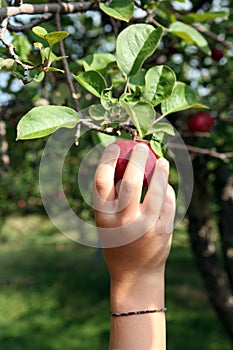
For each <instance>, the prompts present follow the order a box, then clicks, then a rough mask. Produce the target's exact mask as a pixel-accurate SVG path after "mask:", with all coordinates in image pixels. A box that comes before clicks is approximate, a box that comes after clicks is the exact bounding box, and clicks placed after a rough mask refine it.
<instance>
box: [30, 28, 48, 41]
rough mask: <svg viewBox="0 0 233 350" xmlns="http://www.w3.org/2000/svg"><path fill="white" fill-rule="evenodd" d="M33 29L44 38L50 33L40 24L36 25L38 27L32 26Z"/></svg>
mask: <svg viewBox="0 0 233 350" xmlns="http://www.w3.org/2000/svg"><path fill="white" fill-rule="evenodd" d="M32 31H33V33H35V34H36V35H37V36H39V37H40V38H43V39H44V36H45V35H46V34H47V33H48V32H47V30H46V29H45V28H43V27H40V26H36V27H34V28H32Z"/></svg>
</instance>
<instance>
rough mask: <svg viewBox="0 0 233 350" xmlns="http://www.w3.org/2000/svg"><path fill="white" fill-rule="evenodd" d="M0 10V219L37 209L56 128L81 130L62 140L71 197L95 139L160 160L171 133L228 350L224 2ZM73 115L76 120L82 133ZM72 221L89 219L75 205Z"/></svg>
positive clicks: (231, 107)
mask: <svg viewBox="0 0 233 350" xmlns="http://www.w3.org/2000/svg"><path fill="white" fill-rule="evenodd" d="M8 4H9V2H6V1H5V0H1V1H0V21H1V27H0V42H1V44H0V91H1V94H0V104H1V115H0V157H1V162H2V163H1V165H2V170H1V177H2V186H3V191H1V194H0V200H1V201H2V203H3V205H2V206H1V210H2V212H3V214H8V213H11V212H13V211H14V210H16V208H18V209H19V208H21V209H22V207H24V210H25V211H27V210H28V211H33V210H35V208H36V207H37V206H38V207H39V206H40V204H41V203H40V199H39V193H38V187H37V185H35V186H33V190H32V189H31V186H30V183H35V178H36V177H37V173H36V171H38V167H37V166H38V164H39V160H40V156H41V154H42V150H43V146H44V145H45V141H46V137H48V136H49V135H51V134H52V133H54V132H56V131H57V130H58V129H60V128H74V127H75V128H77V130H78V131H79V130H80V128H82V127H83V126H85V127H86V126H88V127H89V128H90V133H87V134H86V135H85V137H84V139H83V140H81V139H80V140H77V139H76V140H74V141H76V143H79V145H78V147H76V146H74V147H73V149H72V152H73V153H72V155H71V158H70V172H69V174H65V176H67V179H69V181H68V183H70V187H69V186H68V187H69V188H67V192H69V191H70V192H72V191H74V190H73V189H74V187H75V185H74V184H75V181H76V179H75V176H74V175H72V167H73V166H74V165H76V166H77V163H78V160H79V159H82V157H83V156H84V154H85V152H87V150H88V149H90V147H91V145H93V144H94V143H95V142H96V140H97V139H99V138H101V137H102V136H103V135H106V134H110V135H113V136H114V137H117V136H121V137H124V136H126V137H127V138H129V137H130V138H134V139H136V140H140V139H145V140H147V141H148V142H150V143H151V146H152V148H153V149H154V150H155V152H156V153H157V154H159V155H162V153H163V149H162V147H161V144H162V140H163V138H164V137H166V134H170V135H172V134H173V127H171V124H172V125H173V126H174V127H175V128H176V129H177V130H178V131H179V132H180V134H181V135H182V137H183V139H184V141H185V143H186V145H187V148H188V149H189V150H190V154H191V157H192V159H193V168H194V174H195V186H194V195H193V199H192V202H191V205H190V209H189V211H188V213H187V218H188V222H189V236H190V242H191V246H192V249H193V252H194V255H195V257H196V260H197V263H198V266H199V269H200V272H201V274H202V275H203V278H204V281H205V284H206V288H207V291H208V294H209V296H210V300H211V302H212V305H213V306H214V308H215V310H216V311H217V313H218V315H219V317H220V319H221V320H222V322H223V324H224V326H225V329H226V331H227V333H228V334H229V337H230V339H231V341H232V342H233V301H232V300H233V272H232V271H233V258H232V257H233V254H232V251H233V238H232V237H233V235H232V227H233V223H232V210H233V197H232V191H233V185H232V176H233V175H232V174H233V173H232V170H233V169H232V168H233V165H232V156H233V154H232V150H233V137H232V135H233V129H232V128H233V99H232V86H233V75H232V71H233V60H232V56H233V39H232V38H233V36H232V32H233V29H232V28H233V5H232V2H231V1H230V0H225V1H215V0H206V1H204V0H197V1H194V0H191V1H183V0H180V1H172V0H170V1H162V0H161V1H151V0H146V1H132V0H124V1H123V0H112V1H107V2H106V1H104V2H96V1H85V2H70V1H66V2H57V3H56V2H53V1H40V2H39V1H37V0H34V1H30V2H29V3H27V4H26V3H25V4H22V5H21V6H20V7H19V6H8ZM44 4H46V5H47V6H46V7H44ZM11 5H14V1H12V2H11ZM16 5H17V4H16ZM45 8H46V12H45ZM216 50H217V51H216ZM217 53H218V54H217ZM202 109H203V110H205V111H207V112H208V113H210V114H211V115H212V116H213V118H214V121H215V126H214V129H213V130H212V131H211V132H207V133H198V132H197V133H190V132H189V131H188V130H187V123H186V121H187V118H188V117H189V116H190V115H192V114H195V113H196V112H198V111H200V110H202ZM82 110H87V111H88V123H87V121H86V120H85V119H84V118H82V116H81V114H80V113H79V112H80V111H82ZM164 117H166V119H167V120H168V121H169V122H170V123H169V124H168V123H166V122H165V121H164V119H163V118H164ZM76 135H77V138H78V136H79V132H77V134H76ZM44 138H45V139H44ZM15 139H17V140H18V141H17V142H16V141H15ZM32 139H33V140H32ZM35 139H37V140H35ZM21 140H27V141H26V142H24V141H23V142H22V141H21ZM74 143H75V142H74ZM15 172H17V174H18V175H17V177H15V176H14V174H15ZM66 182H67V181H66ZM74 197H75V200H74V198H70V201H71V202H72V203H73V204H74V203H77V200H76V197H77V194H76V193H75V194H74ZM20 200H21V202H19V201H20ZM22 200H23V201H24V202H25V206H23V205H22ZM74 205H75V204H74ZM78 210H82V211H83V216H84V217H85V216H86V217H87V218H88V219H89V215H90V211H89V210H88V209H87V208H86V207H85V206H83V204H82V203H79V205H78ZM213 219H216V220H215V221H216V223H217V226H218V233H219V234H218V238H217V239H215V238H213V235H212V226H211V224H210V223H211V221H213ZM219 242H220V245H219ZM218 246H220V247H221V249H220V251H218V248H217V247H218ZM218 254H221V257H222V260H223V261H224V264H222V262H221V259H219V258H218ZM219 281H221V283H220V282H219Z"/></svg>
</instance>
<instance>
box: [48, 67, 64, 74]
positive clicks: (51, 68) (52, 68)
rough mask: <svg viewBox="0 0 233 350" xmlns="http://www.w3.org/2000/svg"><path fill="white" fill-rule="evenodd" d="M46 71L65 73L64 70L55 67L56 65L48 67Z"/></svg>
mask: <svg viewBox="0 0 233 350" xmlns="http://www.w3.org/2000/svg"><path fill="white" fill-rule="evenodd" d="M46 72H59V73H65V71H64V70H62V69H59V68H55V67H48V68H46Z"/></svg>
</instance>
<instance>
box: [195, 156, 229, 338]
mask: <svg viewBox="0 0 233 350" xmlns="http://www.w3.org/2000/svg"><path fill="white" fill-rule="evenodd" d="M193 168H194V179H195V182H194V190H193V197H192V201H191V204H190V207H189V211H188V218H189V235H190V243H191V247H192V250H193V253H194V256H195V258H196V262H197V265H198V268H199V270H200V272H201V274H202V276H203V281H204V283H205V287H206V291H207V294H208V296H209V300H210V302H211V304H212V305H213V307H214V309H215V310H216V312H217V314H218V316H219V318H220V320H221V321H222V323H223V325H224V327H225V329H226V331H227V333H228V335H229V338H230V339H231V341H232V342H233V292H232V289H231V284H230V280H229V276H228V274H227V273H226V271H225V269H224V268H223V266H222V265H221V263H220V260H219V258H218V254H217V251H216V244H215V242H214V240H213V237H212V229H211V212H210V207H209V201H210V200H209V189H208V187H209V177H208V174H209V172H208V169H207V165H206V160H205V158H204V157H203V156H199V157H196V158H195V160H194V162H193Z"/></svg>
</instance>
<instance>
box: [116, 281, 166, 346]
mask: <svg viewBox="0 0 233 350" xmlns="http://www.w3.org/2000/svg"><path fill="white" fill-rule="evenodd" d="M163 307H164V276H163V275H162V276H160V277H157V278H156V277H154V279H151V280H147V281H144V280H143V277H142V278H141V280H139V282H138V283H137V282H136V281H134V282H124V283H123V282H119V283H118V282H117V283H116V282H112V283H111V311H112V312H120V313H122V312H129V311H138V310H154V309H156V310H159V309H161V308H163ZM165 349H166V323H165V313H164V312H155V313H146V314H142V315H131V316H117V317H112V318H111V331H110V344H109V350H165Z"/></svg>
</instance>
